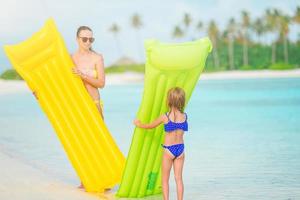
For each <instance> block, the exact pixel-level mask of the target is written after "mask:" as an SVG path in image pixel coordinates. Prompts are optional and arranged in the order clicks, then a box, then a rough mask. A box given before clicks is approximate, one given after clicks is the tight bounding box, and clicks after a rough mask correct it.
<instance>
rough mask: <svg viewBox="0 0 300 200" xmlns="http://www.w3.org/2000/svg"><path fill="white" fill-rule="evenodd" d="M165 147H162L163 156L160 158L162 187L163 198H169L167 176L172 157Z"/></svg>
mask: <svg viewBox="0 0 300 200" xmlns="http://www.w3.org/2000/svg"><path fill="white" fill-rule="evenodd" d="M167 151H168V150H167V149H164V153H163V158H162V166H161V170H162V189H163V197H164V200H169V177H170V171H171V168H172V164H173V158H172V156H171V155H170V153H169V152H167Z"/></svg>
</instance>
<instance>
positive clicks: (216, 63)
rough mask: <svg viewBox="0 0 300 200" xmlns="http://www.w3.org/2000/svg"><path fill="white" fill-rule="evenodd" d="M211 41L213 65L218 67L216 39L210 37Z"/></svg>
mask: <svg viewBox="0 0 300 200" xmlns="http://www.w3.org/2000/svg"><path fill="white" fill-rule="evenodd" d="M212 43H213V56H214V65H215V68H219V67H220V64H219V56H218V52H217V41H216V39H215V38H213V39H212Z"/></svg>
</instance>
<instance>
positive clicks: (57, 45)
mask: <svg viewBox="0 0 300 200" xmlns="http://www.w3.org/2000/svg"><path fill="white" fill-rule="evenodd" d="M4 49H5V52H6V54H7V56H8V57H9V59H10V61H11V63H12V65H13V67H14V68H15V69H16V70H17V72H18V73H19V74H20V75H21V76H22V77H23V78H24V80H25V81H26V83H27V84H28V86H29V87H30V89H31V90H32V91H36V92H37V94H38V102H39V104H40V106H41V108H42V109H43V111H44V112H45V113H46V115H47V117H48V119H49V120H50V122H51V124H52V126H53V127H54V129H55V131H56V133H57V135H58V137H59V139H60V141H61V143H62V144H63V147H64V149H65V151H66V153H67V156H68V158H69V160H70V161H71V163H72V165H73V167H74V168H75V171H76V172H77V174H78V176H79V178H80V180H81V181H82V183H83V185H84V186H85V189H86V191H88V192H102V191H104V189H105V188H110V187H113V186H114V185H115V184H117V183H119V182H120V180H121V176H122V171H123V168H124V165H125V158H124V156H123V154H122V153H121V151H120V150H119V148H118V147H117V145H116V143H115V141H114V139H113V138H112V136H111V134H110V133H109V130H108V129H107V127H106V125H105V123H104V122H103V120H102V118H101V116H100V114H99V112H98V110H97V108H96V106H95V104H94V102H93V101H92V98H91V97H90V95H89V94H88V93H87V90H86V89H85V87H84V85H83V82H82V80H81V79H80V78H79V77H78V76H76V75H74V74H73V73H72V70H71V69H72V67H74V64H73V62H72V60H71V57H70V55H69V53H68V51H67V49H66V47H65V44H64V41H63V39H62V37H61V35H60V34H59V32H58V30H57V28H56V26H55V23H54V21H53V20H52V19H49V20H48V21H47V22H46V24H45V26H44V27H43V28H42V29H41V30H40V31H38V32H37V33H35V34H34V35H33V36H32V37H31V38H29V39H27V40H26V41H23V42H21V43H20V44H16V45H8V46H5V47H4Z"/></svg>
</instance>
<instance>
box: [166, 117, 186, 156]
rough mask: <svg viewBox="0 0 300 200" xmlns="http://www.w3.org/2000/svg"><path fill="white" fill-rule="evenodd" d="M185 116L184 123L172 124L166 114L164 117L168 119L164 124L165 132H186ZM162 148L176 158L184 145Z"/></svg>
mask: <svg viewBox="0 0 300 200" xmlns="http://www.w3.org/2000/svg"><path fill="white" fill-rule="evenodd" d="M184 114H185V121H184V122H179V123H177V122H172V121H171V120H170V118H169V115H168V113H166V116H167V117H168V123H167V124H164V128H165V132H166V133H169V132H172V131H175V130H178V129H181V130H183V131H188V123H187V114H186V113H184ZM162 147H163V148H165V149H168V150H169V151H170V152H171V153H172V154H173V155H174V156H175V158H177V157H178V156H180V155H181V154H182V153H183V151H184V144H183V143H182V144H174V145H170V146H166V145H162Z"/></svg>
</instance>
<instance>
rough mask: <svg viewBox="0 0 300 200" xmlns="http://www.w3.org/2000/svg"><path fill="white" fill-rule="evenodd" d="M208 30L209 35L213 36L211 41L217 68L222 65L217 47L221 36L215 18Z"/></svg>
mask: <svg viewBox="0 0 300 200" xmlns="http://www.w3.org/2000/svg"><path fill="white" fill-rule="evenodd" d="M207 32H208V35H209V37H210V38H211V41H212V44H213V58H214V65H215V67H216V68H218V67H220V62H219V56H218V51H217V49H218V48H217V41H218V37H219V29H218V27H217V25H216V23H215V22H214V21H213V20H212V21H210V23H209V25H208V30H207Z"/></svg>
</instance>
